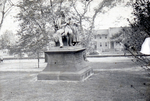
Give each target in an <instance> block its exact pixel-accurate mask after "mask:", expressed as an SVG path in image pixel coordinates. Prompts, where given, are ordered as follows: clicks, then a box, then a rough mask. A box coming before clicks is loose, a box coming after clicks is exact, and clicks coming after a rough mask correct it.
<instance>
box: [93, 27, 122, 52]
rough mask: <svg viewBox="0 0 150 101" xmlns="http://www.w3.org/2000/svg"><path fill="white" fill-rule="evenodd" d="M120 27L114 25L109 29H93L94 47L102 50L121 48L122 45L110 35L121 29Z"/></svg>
mask: <svg viewBox="0 0 150 101" xmlns="http://www.w3.org/2000/svg"><path fill="white" fill-rule="evenodd" d="M121 30H122V29H121V27H114V28H109V29H102V30H95V31H94V32H93V33H94V39H93V43H94V49H95V50H97V51H99V52H103V51H110V50H122V49H123V46H122V45H121V44H120V43H118V42H116V41H114V40H112V39H111V37H112V36H113V35H115V34H117V33H119V32H120V31H121Z"/></svg>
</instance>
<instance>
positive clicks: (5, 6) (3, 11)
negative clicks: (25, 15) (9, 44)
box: [0, 0, 14, 29]
mask: <svg viewBox="0 0 150 101" xmlns="http://www.w3.org/2000/svg"><path fill="white" fill-rule="evenodd" d="M13 6H14V4H13V3H12V2H11V0H1V1H0V29H1V27H2V24H3V22H4V19H5V17H6V16H7V15H8V13H9V12H10V11H11V9H12V7H13Z"/></svg>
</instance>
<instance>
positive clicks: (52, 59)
mask: <svg viewBox="0 0 150 101" xmlns="http://www.w3.org/2000/svg"><path fill="white" fill-rule="evenodd" d="M84 51H85V49H84V48H81V47H75V46H74V47H63V48H59V47H54V48H53V49H51V50H50V51H47V52H45V54H47V57H48V60H47V66H46V68H45V69H44V70H43V71H42V72H41V73H40V74H38V76H37V78H38V80H66V81H83V80H84V79H86V78H88V77H89V76H91V75H92V74H93V70H92V68H90V67H89V66H88V65H87V63H86V61H85V60H84V57H83V55H84V54H83V52H84Z"/></svg>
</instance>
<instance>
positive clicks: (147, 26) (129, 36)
mask: <svg viewBox="0 0 150 101" xmlns="http://www.w3.org/2000/svg"><path fill="white" fill-rule="evenodd" d="M132 6H133V9H134V10H133V15H134V19H133V20H129V19H127V20H128V21H129V23H130V27H127V28H122V31H121V32H120V33H118V34H117V37H119V38H118V40H120V42H121V43H123V44H124V47H125V49H127V50H128V51H129V52H130V53H131V54H132V55H133V56H134V57H135V58H136V59H137V61H138V63H140V65H143V64H142V63H144V65H145V64H146V65H149V62H150V60H149V59H148V58H147V57H146V56H145V55H144V54H141V53H140V50H141V46H142V44H143V42H144V40H145V38H147V37H150V0H135V2H133V4H132ZM114 38H116V36H114V37H113V39H114Z"/></svg>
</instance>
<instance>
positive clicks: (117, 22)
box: [0, 0, 132, 35]
mask: <svg viewBox="0 0 150 101" xmlns="http://www.w3.org/2000/svg"><path fill="white" fill-rule="evenodd" d="M100 1H101V0H93V2H92V3H91V5H90V8H89V15H90V14H91V15H92V14H93V12H94V11H93V8H95V7H97V5H98V3H99V2H100ZM124 1H125V0H124ZM126 1H128V0H126ZM12 2H14V3H15V2H16V0H14V1H12ZM124 4H125V2H124V3H122V4H118V5H117V6H116V7H114V8H112V9H110V10H109V11H108V12H107V13H104V14H98V16H97V17H96V19H95V29H97V30H98V29H107V28H109V27H121V26H128V22H127V20H126V19H127V18H132V15H131V13H132V7H125V6H124ZM79 7H80V5H79ZM106 11H107V9H106ZM17 12H19V10H18V9H17V8H16V7H14V8H13V9H12V10H11V12H10V13H9V15H7V16H6V18H5V20H4V23H3V27H2V29H1V30H0V35H1V34H3V33H4V32H5V31H6V30H11V31H12V32H13V33H16V32H17V29H18V28H19V26H18V24H19V23H18V22H17V19H15V18H14V16H15V15H16V14H17Z"/></svg>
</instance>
